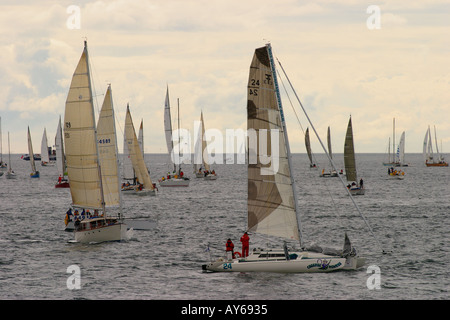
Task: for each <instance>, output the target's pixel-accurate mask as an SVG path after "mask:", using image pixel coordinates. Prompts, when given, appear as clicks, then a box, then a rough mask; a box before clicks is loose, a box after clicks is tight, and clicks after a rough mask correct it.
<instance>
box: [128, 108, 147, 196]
mask: <svg viewBox="0 0 450 320" xmlns="http://www.w3.org/2000/svg"><path fill="white" fill-rule="evenodd" d="M125 138H126V144H127V146H128V152H129V154H130V158H131V163H132V164H133V169H134V173H135V175H136V177H137V179H138V181H139V183H142V184H143V185H144V188H145V189H147V190H153V189H154V187H153V183H152V180H151V179H150V175H149V173H148V169H147V166H146V165H145V162H144V156H143V154H142V150H141V147H140V146H139V142H138V139H137V137H136V132H135V130H134V125H133V119H132V118H131V113H130V107H129V105H127V114H126V118H125Z"/></svg>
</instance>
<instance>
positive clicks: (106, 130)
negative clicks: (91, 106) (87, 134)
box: [97, 85, 121, 207]
mask: <svg viewBox="0 0 450 320" xmlns="http://www.w3.org/2000/svg"><path fill="white" fill-rule="evenodd" d="M97 140H98V153H99V159H100V167H101V173H102V185H103V195H104V200H105V206H106V207H117V206H120V203H121V201H120V181H119V164H118V157H117V154H118V152H117V138H116V128H115V117H114V109H113V102H112V93H111V86H110V85H109V86H108V89H107V90H106V94H105V99H104V100H103V105H102V109H101V111H100V116H99V119H98V124H97Z"/></svg>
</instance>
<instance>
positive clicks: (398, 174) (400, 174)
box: [388, 167, 405, 180]
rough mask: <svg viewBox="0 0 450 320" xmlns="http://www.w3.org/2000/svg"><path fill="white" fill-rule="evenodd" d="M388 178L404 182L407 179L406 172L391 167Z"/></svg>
mask: <svg viewBox="0 0 450 320" xmlns="http://www.w3.org/2000/svg"><path fill="white" fill-rule="evenodd" d="M388 177H389V178H393V179H398V180H403V179H404V178H405V171H403V170H401V169H398V170H397V169H395V168H394V167H391V168H389V169H388Z"/></svg>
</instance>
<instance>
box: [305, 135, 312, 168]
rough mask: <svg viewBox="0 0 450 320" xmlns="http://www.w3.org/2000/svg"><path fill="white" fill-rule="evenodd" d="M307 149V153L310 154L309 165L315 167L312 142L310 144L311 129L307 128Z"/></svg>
mask: <svg viewBox="0 0 450 320" xmlns="http://www.w3.org/2000/svg"><path fill="white" fill-rule="evenodd" d="M305 147H306V153H307V154H308V158H309V165H310V166H313V165H314V163H313V159H312V152H311V142H310V138H309V128H306V133H305Z"/></svg>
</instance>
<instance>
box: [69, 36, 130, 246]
mask: <svg viewBox="0 0 450 320" xmlns="http://www.w3.org/2000/svg"><path fill="white" fill-rule="evenodd" d="M91 83H92V82H91V76H90V68H89V57H88V49H87V42H86V41H84V49H83V53H82V55H81V57H80V60H79V62H78V65H77V67H76V69H75V72H74V74H73V77H72V82H71V84H70V89H69V93H68V95H67V100H66V107H65V114H64V138H65V139H64V140H65V141H64V142H65V156H66V160H67V173H68V176H69V181H70V194H71V197H72V205H71V206H72V208H74V209H75V210H78V209H80V210H86V211H87V210H93V212H94V213H93V215H92V216H91V217H89V218H86V219H83V220H80V219H79V218H78V217H75V218H74V219H75V221H74V225H75V230H74V236H75V241H76V242H81V243H91V242H95V243H98V242H104V241H120V240H125V239H126V231H127V228H126V225H125V224H124V223H123V216H122V213H121V196H120V182H119V177H118V174H117V172H118V160H117V147H116V146H117V139H116V132H115V126H114V112H113V109H112V104H110V106H108V107H111V109H110V110H108V112H107V113H108V116H106V117H103V116H100V117H99V122H103V121H107V122H108V123H103V124H102V123H99V125H98V127H99V129H100V131H97V128H96V124H95V112H94V104H93V93H92V86H91ZM108 97H109V96H108ZM106 98H107V97H106V96H105V99H106ZM102 109H103V107H102ZM105 111H106V110H105ZM102 113H103V110H102V111H101V114H102ZM111 128H112V130H111ZM103 130H104V131H103ZM99 137H101V138H100V139H102V142H101V143H99V140H98V139H99ZM100 144H102V147H99V145H100ZM99 149H101V150H102V151H101V152H100V151H99ZM108 164H110V165H108ZM107 208H108V210H107ZM114 209H118V213H116V214H115V215H113V214H111V213H110V211H111V212H112V211H113V210H114Z"/></svg>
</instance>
